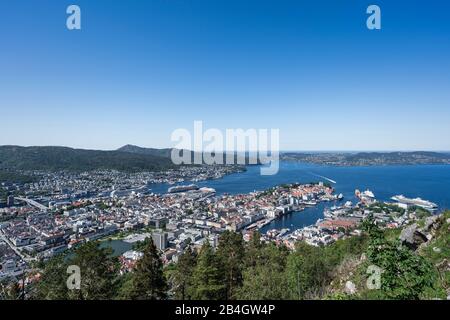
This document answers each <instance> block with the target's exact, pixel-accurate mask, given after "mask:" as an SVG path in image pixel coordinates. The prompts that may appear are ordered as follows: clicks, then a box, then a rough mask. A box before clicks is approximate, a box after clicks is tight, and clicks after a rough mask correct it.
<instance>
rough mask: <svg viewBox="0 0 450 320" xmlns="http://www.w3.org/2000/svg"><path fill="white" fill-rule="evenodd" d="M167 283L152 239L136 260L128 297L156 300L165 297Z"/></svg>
mask: <svg viewBox="0 0 450 320" xmlns="http://www.w3.org/2000/svg"><path fill="white" fill-rule="evenodd" d="M166 292H167V283H166V279H165V277H164V274H163V263H162V261H161V258H160V255H159V252H158V249H157V248H156V246H155V244H154V243H153V241H149V242H148V244H147V246H146V247H145V249H144V256H143V257H142V258H141V259H140V260H139V261H138V262H137V264H136V267H135V270H134V273H133V276H132V285H131V289H130V293H129V297H128V298H130V299H137V300H157V299H165V298H166V297H167V293H166Z"/></svg>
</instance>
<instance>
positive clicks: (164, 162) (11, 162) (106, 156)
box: [0, 145, 450, 171]
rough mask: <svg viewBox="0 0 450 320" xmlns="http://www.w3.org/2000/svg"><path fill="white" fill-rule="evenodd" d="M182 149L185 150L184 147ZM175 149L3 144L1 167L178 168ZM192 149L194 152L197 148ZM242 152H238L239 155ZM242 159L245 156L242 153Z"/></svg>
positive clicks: (326, 160)
mask: <svg viewBox="0 0 450 320" xmlns="http://www.w3.org/2000/svg"><path fill="white" fill-rule="evenodd" d="M180 151H181V150H180ZM171 152H172V149H170V148H165V149H156V148H142V147H138V146H134V145H125V146H123V147H121V148H119V149H117V150H113V151H100V150H85V149H73V148H68V147H51V146H50V147H20V146H0V170H3V171H4V170H73V171H86V170H95V169H115V170H120V171H140V170H147V171H160V170H164V169H168V168H174V167H175V165H174V164H173V163H172V161H171V158H170V156H171ZM183 152H190V154H191V156H193V155H194V152H192V151H189V150H183ZM237 157H238V156H236V155H235V159H236V158H237ZM239 157H240V158H241V159H242V157H244V156H243V155H242V156H239ZM281 159H282V160H294V161H302V162H308V163H317V164H326V165H354V166H358V165H388V164H450V154H446V153H438V152H423V151H420V152H360V153H300V152H287V153H282V154H281ZM245 160H246V163H248V160H249V158H248V155H246V156H245Z"/></svg>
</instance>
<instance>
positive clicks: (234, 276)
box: [217, 231, 245, 299]
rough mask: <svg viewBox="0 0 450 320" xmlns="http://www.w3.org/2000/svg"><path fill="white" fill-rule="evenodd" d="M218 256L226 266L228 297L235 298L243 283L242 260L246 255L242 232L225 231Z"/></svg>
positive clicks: (221, 238)
mask: <svg viewBox="0 0 450 320" xmlns="http://www.w3.org/2000/svg"><path fill="white" fill-rule="evenodd" d="M217 256H218V257H219V259H220V260H221V263H222V265H223V267H224V272H225V277H226V289H227V290H226V293H227V299H234V298H235V295H236V292H237V289H239V287H240V286H241V285H242V269H243V263H242V262H243V260H244V257H245V252H244V242H243V239H242V234H240V233H236V232H229V231H226V232H224V233H223V234H222V235H221V237H220V241H219V247H218V249H217Z"/></svg>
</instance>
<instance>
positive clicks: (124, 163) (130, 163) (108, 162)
mask: <svg viewBox="0 0 450 320" xmlns="http://www.w3.org/2000/svg"><path fill="white" fill-rule="evenodd" d="M173 166H174V165H173V164H172V162H171V160H170V158H168V157H165V156H158V155H152V154H138V153H129V152H121V151H99V150H84V149H72V148H67V147H19V146H0V170H2V169H3V170H5V169H6V170H73V171H80V170H95V169H115V170H121V171H137V170H150V171H158V170H161V169H166V168H170V167H173Z"/></svg>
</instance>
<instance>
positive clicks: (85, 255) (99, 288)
mask: <svg viewBox="0 0 450 320" xmlns="http://www.w3.org/2000/svg"><path fill="white" fill-rule="evenodd" d="M111 254H112V250H111V249H110V248H101V247H100V244H99V242H88V243H86V244H84V245H82V246H80V247H78V248H77V249H76V250H75V255H74V257H73V258H71V259H69V261H68V264H69V265H76V266H78V267H80V272H81V289H80V290H70V291H69V294H68V295H69V298H70V299H80V300H106V299H110V298H112V297H113V296H114V293H115V283H114V280H115V278H116V271H117V263H116V260H115V259H114V258H112V257H111ZM64 276H65V277H67V273H65V274H64Z"/></svg>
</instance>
